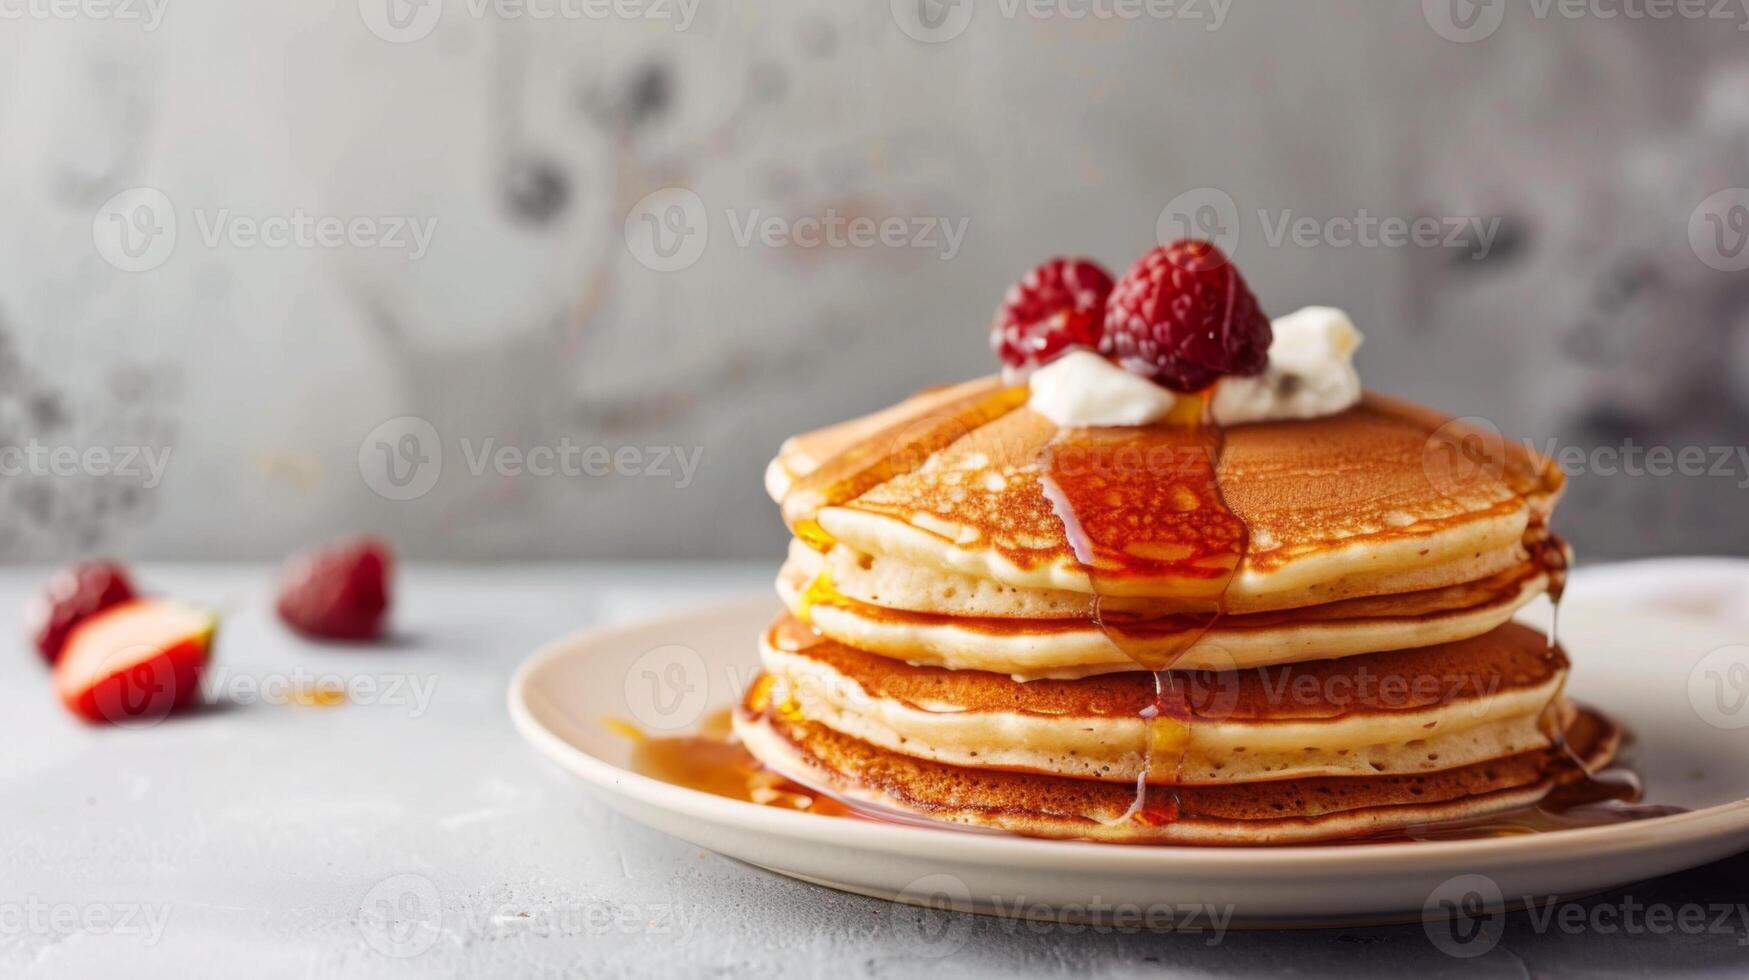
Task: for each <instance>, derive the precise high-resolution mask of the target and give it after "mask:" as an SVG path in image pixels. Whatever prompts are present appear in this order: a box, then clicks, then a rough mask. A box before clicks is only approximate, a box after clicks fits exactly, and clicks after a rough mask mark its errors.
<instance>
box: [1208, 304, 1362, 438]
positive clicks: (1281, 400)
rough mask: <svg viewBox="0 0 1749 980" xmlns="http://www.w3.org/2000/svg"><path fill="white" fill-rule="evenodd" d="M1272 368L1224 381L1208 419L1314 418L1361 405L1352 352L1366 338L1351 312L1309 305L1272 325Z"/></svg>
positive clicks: (1228, 422)
mask: <svg viewBox="0 0 1749 980" xmlns="http://www.w3.org/2000/svg"><path fill="white" fill-rule="evenodd" d="M1270 329H1271V330H1272V331H1273V332H1274V334H1275V339H1274V340H1273V341H1272V342H1271V343H1270V345H1269V366H1268V367H1266V368H1264V370H1263V373H1262V374H1258V375H1253V376H1251V377H1230V378H1222V379H1221V380H1220V382H1219V383H1218V384H1217V385H1216V386H1215V396H1214V400H1213V402H1211V403H1210V405H1209V416H1210V417H1211V418H1212V419H1213V420H1214V422H1215V424H1216V425H1235V424H1238V423H1240V422H1268V421H1273V420H1277V419H1315V418H1321V417H1323V416H1326V415H1335V414H1337V413H1338V412H1343V411H1346V410H1348V409H1349V408H1352V407H1353V406H1354V404H1355V403H1356V402H1358V401H1360V392H1361V388H1360V373H1359V372H1358V371H1356V370H1355V369H1354V352H1355V351H1356V350H1357V349H1359V347H1360V343H1361V341H1362V340H1363V339H1364V338H1362V337H1361V335H1360V331H1359V330H1356V329H1355V327H1354V323H1353V322H1352V321H1350V320H1349V319H1348V314H1346V313H1344V312H1342V311H1341V310H1338V309H1336V308H1334V307H1329V306H1308V307H1306V308H1305V309H1303V310H1300V311H1299V312H1297V313H1289V314H1288V315H1287V316H1284V317H1282V318H1280V319H1278V320H1275V321H1274V322H1272V323H1271V324H1270Z"/></svg>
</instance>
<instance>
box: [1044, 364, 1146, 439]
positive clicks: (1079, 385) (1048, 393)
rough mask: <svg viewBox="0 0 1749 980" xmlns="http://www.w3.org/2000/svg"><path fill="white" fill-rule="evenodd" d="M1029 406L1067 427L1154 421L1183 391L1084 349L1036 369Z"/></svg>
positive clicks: (1141, 423)
mask: <svg viewBox="0 0 1749 980" xmlns="http://www.w3.org/2000/svg"><path fill="white" fill-rule="evenodd" d="M1029 384H1030V385H1031V387H1032V393H1031V395H1030V396H1029V397H1028V401H1027V407H1028V408H1031V409H1032V410H1033V411H1035V412H1037V413H1039V414H1040V415H1043V416H1044V417H1045V418H1047V419H1050V420H1051V421H1052V422H1055V423H1057V425H1059V426H1061V427H1063V428H1065V429H1079V428H1092V427H1095V426H1119V425H1152V424H1153V423H1155V422H1158V421H1160V420H1161V419H1163V418H1165V417H1166V413H1167V412H1170V411H1172V406H1173V405H1175V404H1177V402H1178V396H1177V395H1174V394H1173V393H1172V392H1170V391H1168V390H1167V389H1165V388H1162V387H1160V386H1159V385H1157V384H1155V383H1154V382H1152V381H1149V380H1148V379H1147V378H1144V377H1142V376H1141V375H1139V374H1132V373H1131V372H1129V371H1125V370H1124V369H1123V368H1120V367H1118V366H1117V365H1116V364H1113V363H1112V362H1111V361H1108V360H1106V359H1105V358H1104V357H1102V356H1100V355H1098V354H1095V353H1094V352H1092V351H1090V350H1087V349H1085V348H1078V349H1076V350H1071V351H1069V352H1068V353H1066V354H1064V355H1063V356H1062V357H1059V358H1057V359H1056V360H1054V361H1052V362H1051V363H1049V364H1046V365H1045V366H1044V367H1041V368H1039V369H1038V370H1036V371H1034V372H1033V373H1032V378H1031V379H1030V381H1029Z"/></svg>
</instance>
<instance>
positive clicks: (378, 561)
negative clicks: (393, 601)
mask: <svg viewBox="0 0 1749 980" xmlns="http://www.w3.org/2000/svg"><path fill="white" fill-rule="evenodd" d="M393 567H394V556H393V553H392V552H390V550H389V544H388V542H386V541H383V540H382V539H380V538H371V537H363V538H351V539H347V540H344V541H337V542H333V543H331V544H327V545H324V546H322V547H319V548H314V549H311V550H309V551H306V552H304V553H302V554H299V555H294V556H293V557H292V559H291V560H290V561H288V562H286V566H285V571H284V573H283V575H282V577H281V579H280V584H279V601H278V603H277V607H278V609H279V618H280V619H282V620H284V621H285V624H286V625H287V626H290V627H291V628H292V629H294V630H297V631H298V632H300V633H302V634H304V635H305V636H310V637H315V638H317V639H326V640H368V639H371V638H373V637H375V636H376V635H377V634H379V633H380V632H382V626H383V618H384V614H386V613H387V612H388V610H389V577H390V573H391V571H392V570H393Z"/></svg>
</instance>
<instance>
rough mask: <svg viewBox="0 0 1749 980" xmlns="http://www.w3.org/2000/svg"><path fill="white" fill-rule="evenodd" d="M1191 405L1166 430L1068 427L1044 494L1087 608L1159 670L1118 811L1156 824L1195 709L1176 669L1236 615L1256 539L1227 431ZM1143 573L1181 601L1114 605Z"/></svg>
mask: <svg viewBox="0 0 1749 980" xmlns="http://www.w3.org/2000/svg"><path fill="white" fill-rule="evenodd" d="M1181 405H1182V406H1184V411H1183V412H1181V413H1179V414H1178V417H1175V418H1173V419H1170V420H1168V421H1167V422H1166V423H1165V424H1162V425H1158V426H1149V427H1146V428H1123V429H1065V430H1063V431H1062V432H1060V433H1059V434H1058V435H1057V437H1056V439H1055V440H1053V441H1052V442H1051V444H1050V445H1049V446H1047V447H1046V448H1045V450H1044V454H1043V457H1042V458H1041V460H1040V470H1041V472H1042V481H1041V482H1042V485H1043V487H1044V492H1045V495H1046V496H1047V497H1048V498H1049V499H1050V502H1051V506H1052V507H1053V508H1054V509H1055V511H1056V513H1057V516H1058V517H1059V518H1061V520H1062V522H1063V529H1064V531H1065V533H1066V535H1067V537H1068V541H1069V545H1070V548H1071V549H1072V550H1073V551H1074V554H1075V559H1076V561H1077V563H1079V564H1080V566H1081V568H1082V570H1083V571H1084V572H1085V573H1086V574H1087V578H1088V580H1089V582H1090V583H1091V584H1092V588H1093V600H1092V603H1091V605H1090V609H1089V616H1090V617H1091V618H1092V620H1093V622H1094V623H1095V624H1097V625H1098V626H1099V628H1100V629H1101V630H1103V631H1104V633H1105V635H1106V636H1107V637H1108V638H1109V639H1110V640H1111V642H1112V643H1113V644H1114V645H1115V646H1116V647H1117V648H1118V649H1119V650H1121V651H1122V652H1123V653H1124V654H1125V655H1126V656H1128V657H1129V658H1130V659H1132V660H1134V661H1135V662H1136V665H1137V666H1139V667H1141V668H1143V669H1145V670H1148V671H1151V672H1152V673H1153V675H1154V694H1155V697H1154V703H1153V704H1152V705H1150V706H1149V707H1148V708H1145V709H1143V711H1142V719H1143V721H1144V726H1143V731H1144V733H1145V735H1144V739H1145V741H1144V743H1143V746H1142V766H1141V774H1140V776H1138V777H1137V779H1136V799H1135V802H1134V803H1133V804H1132V805H1131V806H1130V809H1129V811H1128V812H1127V813H1125V814H1124V815H1123V816H1122V817H1121V818H1119V819H1120V820H1128V819H1138V820H1142V821H1144V822H1148V823H1154V824H1159V823H1166V822H1170V821H1172V820H1176V819H1177V818H1178V815H1179V814H1178V811H1179V800H1178V793H1177V789H1176V787H1177V784H1178V783H1180V782H1181V781H1182V779H1183V768H1184V756H1185V752H1186V744H1187V742H1188V732H1187V731H1186V726H1187V725H1188V724H1189V723H1190V721H1191V719H1192V717H1193V716H1194V714H1195V712H1196V703H1195V699H1194V698H1193V697H1191V696H1190V695H1188V694H1187V693H1185V692H1183V691H1181V690H1180V688H1179V683H1180V681H1179V678H1178V675H1177V674H1176V673H1174V672H1173V670H1172V667H1173V665H1174V664H1175V663H1177V662H1178V660H1179V659H1180V658H1181V657H1183V656H1184V653H1185V652H1186V651H1187V650H1189V649H1190V648H1191V647H1192V646H1194V645H1196V642H1197V641H1198V640H1199V639H1201V638H1202V636H1203V635H1204V634H1205V633H1207V632H1208V630H1209V629H1210V627H1212V626H1214V624H1215V622H1216V621H1217V620H1219V619H1220V618H1221V616H1222V615H1224V614H1225V613H1226V609H1227V590H1228V588H1229V586H1230V585H1231V584H1232V581H1233V578H1234V577H1235V576H1236V575H1237V574H1238V571H1239V566H1240V564H1241V563H1242V562H1243V561H1244V559H1245V551H1246V547H1247V544H1248V542H1249V533H1248V532H1247V530H1246V527H1245V523H1244V521H1242V520H1240V519H1239V517H1238V516H1237V515H1235V514H1234V513H1233V512H1232V510H1231V509H1229V508H1228V507H1227V504H1226V500H1225V499H1224V498H1223V497H1222V495H1221V489H1220V481H1219V479H1218V473H1219V466H1220V455H1221V449H1222V447H1223V444H1224V437H1223V435H1222V433H1221V430H1220V429H1219V428H1217V427H1214V426H1208V425H1204V424H1201V423H1202V419H1201V417H1200V416H1201V413H1202V411H1203V404H1202V402H1201V400H1200V399H1185V400H1184V401H1183V402H1182V403H1181ZM1186 416H1188V418H1186ZM1187 421H1188V423H1189V424H1186V423H1187ZM1138 580H1146V581H1150V582H1152V583H1154V584H1155V585H1156V586H1157V585H1158V583H1159V582H1161V581H1170V582H1171V583H1172V584H1173V586H1174V589H1173V592H1174V594H1175V596H1176V597H1177V598H1179V599H1180V600H1181V602H1182V608H1181V609H1179V610H1178V611H1176V612H1174V613H1172V614H1170V615H1167V616H1163V617H1149V618H1138V617H1135V616H1133V615H1124V614H1121V613H1118V612H1116V611H1114V610H1112V609H1111V608H1109V606H1108V599H1110V598H1111V597H1113V596H1122V595H1131V594H1134V592H1135V586H1136V583H1137V581H1138ZM1163 760H1165V761H1166V764H1165V765H1164V766H1162V761H1163ZM1156 769H1164V770H1165V771H1167V772H1169V773H1170V784H1171V786H1172V787H1173V788H1172V789H1171V791H1170V792H1169V793H1168V794H1167V796H1166V797H1165V798H1163V799H1154V798H1150V795H1149V793H1148V783H1149V777H1150V775H1151V774H1152V773H1153V772H1154V771H1155V770H1156Z"/></svg>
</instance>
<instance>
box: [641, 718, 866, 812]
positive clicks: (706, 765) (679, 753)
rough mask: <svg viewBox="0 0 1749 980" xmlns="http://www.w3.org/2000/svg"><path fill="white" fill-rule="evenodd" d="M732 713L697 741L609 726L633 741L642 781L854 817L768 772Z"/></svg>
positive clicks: (714, 721)
mask: <svg viewBox="0 0 1749 980" xmlns="http://www.w3.org/2000/svg"><path fill="white" fill-rule="evenodd" d="M730 715H731V712H729V711H727V710H725V711H720V712H717V713H716V714H713V715H712V716H711V717H709V718H707V719H706V720H705V722H704V725H703V726H702V727H701V728H700V730H699V732H698V733H697V734H695V735H671V736H658V735H647V734H645V733H644V732H643V731H642V730H640V729H638V728H637V727H636V726H634V725H631V724H628V723H626V722H623V721H618V720H612V719H610V720H609V722H608V726H609V727H610V728H612V729H613V730H614V731H616V732H618V733H619V734H621V735H624V736H626V737H628V738H630V739H631V740H632V759H631V770H632V771H633V772H635V773H638V774H639V775H643V776H649V777H650V778H652V779H659V780H661V781H662V782H665V783H670V784H672V785H675V786H684V787H686V788H687V789H695V790H698V791H699V792H701V793H710V794H711V795H713V796H725V797H728V798H729V799H731V800H743V801H745V802H748V803H758V804H761V805H762V806H773V807H778V808H780V809H785V810H800V811H802V812H803V813H818V814H821V815H824V816H833V817H839V816H850V815H851V814H850V811H849V810H848V809H847V808H846V807H845V806H844V805H843V804H841V803H839V802H838V801H836V800H834V799H831V798H830V797H826V796H823V795H821V794H819V793H816V792H814V791H812V790H809V789H807V788H806V787H803V786H801V785H799V784H797V783H793V782H791V781H789V780H787V779H785V778H783V777H782V776H780V775H778V774H777V773H774V772H772V771H771V770H769V769H767V768H765V767H764V766H762V765H760V764H759V761H758V760H756V759H754V758H753V756H752V754H751V753H749V752H748V751H747V750H746V749H745V748H743V747H742V746H741V743H740V742H737V741H735V739H734V736H733V735H732V734H731V731H730V721H729V719H730Z"/></svg>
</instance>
